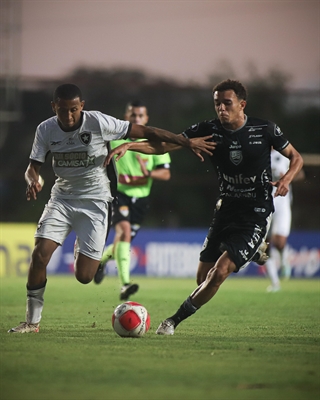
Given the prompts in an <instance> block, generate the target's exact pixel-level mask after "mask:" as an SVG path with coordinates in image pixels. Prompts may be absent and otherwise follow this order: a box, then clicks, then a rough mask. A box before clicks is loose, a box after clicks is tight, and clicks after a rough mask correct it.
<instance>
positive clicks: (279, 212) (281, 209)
mask: <svg viewBox="0 0 320 400" xmlns="http://www.w3.org/2000/svg"><path fill="white" fill-rule="evenodd" d="M289 164H290V161H289V159H288V158H287V157H284V156H283V155H282V154H280V153H279V152H277V151H276V150H272V151H271V170H272V180H273V181H277V180H279V179H280V178H281V176H283V175H284V174H285V173H286V172H287V171H288V169H289ZM275 191H276V188H275V187H274V188H273V194H274V193H275ZM273 202H274V209H275V212H274V214H273V216H272V225H271V233H272V234H273V235H280V236H285V237H288V236H289V233H290V227H291V190H290V191H289V193H288V194H287V195H286V196H284V197H282V196H278V197H275V198H274V199H273Z"/></svg>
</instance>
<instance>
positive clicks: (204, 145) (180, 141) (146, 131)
mask: <svg viewBox="0 0 320 400" xmlns="http://www.w3.org/2000/svg"><path fill="white" fill-rule="evenodd" d="M129 137H131V138H135V139H148V140H149V141H151V142H166V143H173V144H175V145H179V146H182V147H187V148H189V149H191V150H192V151H193V152H194V153H195V154H196V155H197V156H198V157H199V158H200V159H201V161H203V157H202V155H201V152H204V153H207V154H209V155H210V156H212V150H213V146H212V143H213V142H209V141H207V140H206V139H205V138H204V137H202V138H201V137H200V138H196V139H197V140H190V139H187V138H186V137H184V136H183V135H182V134H179V135H177V134H175V133H172V132H169V131H165V130H164V129H159V128H154V127H149V126H144V125H137V124H132V126H131V130H130V133H129ZM208 138H210V139H211V136H209V137H207V139H208ZM170 151H171V150H170Z"/></svg>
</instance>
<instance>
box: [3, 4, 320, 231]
mask: <svg viewBox="0 0 320 400" xmlns="http://www.w3.org/2000/svg"><path fill="white" fill-rule="evenodd" d="M0 7H1V9H0V14H1V76H0V78H1V79H0V89H1V110H0V122H1V130H0V134H1V139H0V151H1V160H0V163H1V174H0V191H1V198H0V200H1V221H2V222H37V220H38V218H39V217H40V215H41V212H42V209H43V206H44V204H45V203H46V201H47V200H48V198H49V195H50V189H51V186H52V184H53V182H54V176H53V173H52V170H51V165H50V156H49V159H48V162H47V163H46V164H45V165H44V166H43V168H42V175H43V177H44V179H45V182H46V184H45V186H44V190H43V192H42V193H41V195H40V196H39V199H38V201H37V202H27V201H26V200H25V182H24V171H25V169H26V167H27V164H28V157H29V154H30V150H31V145H32V141H33V138H34V133H35V129H36V127H37V125H38V124H39V123H40V122H41V121H42V120H44V119H46V118H49V117H51V116H52V110H51V106H50V101H51V98H52V93H53V90H54V89H55V87H56V86H57V85H59V84H61V83H66V82H70V83H75V84H77V85H79V86H80V87H81V89H82V91H83V94H84V98H85V100H86V109H91V110H100V111H102V112H104V113H107V114H110V115H112V116H115V117H117V118H122V117H123V112H124V107H125V105H126V103H127V102H128V101H130V100H134V99H141V100H144V101H145V102H146V103H147V105H148V108H149V114H150V120H149V121H150V124H151V125H154V126H158V127H162V128H165V129H168V130H171V131H173V132H177V133H179V132H181V131H182V130H184V129H185V128H187V127H188V126H190V125H192V124H194V123H196V122H199V121H201V120H204V119H211V118H213V117H214V110H213V104H212V98H211V88H212V86H213V85H214V84H216V83H217V82H219V81H220V80H222V79H225V78H229V77H230V78H235V79H239V80H241V81H243V83H245V84H246V86H247V88H248V91H249V102H248V106H247V109H246V112H247V114H249V115H250V114H251V115H254V116H257V117H261V118H266V119H271V120H273V121H274V122H276V123H277V124H278V125H279V126H280V127H281V128H282V130H283V132H284V133H285V135H286V136H287V137H288V138H289V140H290V141H291V142H292V143H293V145H294V146H295V147H296V148H297V149H298V150H299V151H300V152H301V153H302V154H303V157H304V160H305V172H306V178H305V180H304V181H303V182H299V183H295V184H294V187H293V193H294V202H293V229H299V230H319V229H320V212H319V211H320V201H319V187H320V185H319V183H320V182H319V172H320V157H319V154H320V122H319V108H320V91H319V82H320V80H319V71H320V51H319V32H320V22H319V15H320V14H319V2H318V1H302V0H301V1H286V2H274V1H259V0H255V1H250V2H248V1H241V0H240V1H228V2H220V1H153V0H149V1H148V2H145V1H135V0H127V1H121V2H109V1H77V0H73V1H70V0H65V1H63V2H60V1H43V2H39V1H28V0H22V1H5V0H3V1H1V6H0ZM217 194H218V186H217V180H216V177H215V174H214V172H213V171H212V168H211V165H210V163H209V162H207V161H206V162H204V163H201V162H199V160H198V159H197V158H196V157H194V156H192V155H190V154H188V152H187V151H186V150H181V151H178V152H176V153H173V154H172V178H171V180H170V181H169V182H165V183H161V182H156V183H155V184H154V187H153V193H152V196H151V202H152V203H151V209H150V212H149V215H148V217H147V219H146V221H145V226H146V227H148V226H150V227H207V226H208V223H209V221H210V220H211V217H212V208H213V204H214V199H215V197H216V196H217Z"/></svg>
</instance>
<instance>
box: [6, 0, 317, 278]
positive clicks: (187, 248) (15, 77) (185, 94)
mask: <svg viewBox="0 0 320 400" xmlns="http://www.w3.org/2000/svg"><path fill="white" fill-rule="evenodd" d="M22 3H23V4H24V7H26V4H28V2H24V1H23V2H20V1H16V2H10V1H3V2H1V26H2V28H1V29H2V30H1V33H2V38H3V40H2V42H1V54H2V57H1V75H0V93H1V99H2V100H3V101H1V110H0V122H1V129H0V134H1V139H0V151H1V159H0V167H1V174H0V201H1V225H0V252H1V253H0V254H1V259H0V261H1V264H0V266H1V269H0V274H1V276H4V275H11V274H13V275H15V274H17V275H25V274H26V272H27V268H28V261H29V259H30V254H31V251H32V247H33V233H34V230H35V226H36V223H37V221H38V219H39V217H40V215H41V212H42V209H43V207H44V205H45V203H46V201H47V200H48V198H49V195H50V189H51V186H52V184H53V182H54V176H53V173H52V170H51V165H50V157H49V159H48V160H47V163H46V164H45V165H44V166H43V168H42V175H43V177H44V179H45V186H44V189H43V191H42V193H41V194H40V195H39V198H38V200H37V201H36V202H27V201H26V200H25V182H24V171H25V169H26V166H27V164H28V156H29V153H30V149H31V145H32V141H33V137H34V132H35V128H36V126H37V124H38V123H39V122H41V121H42V120H44V119H46V118H48V117H50V116H51V115H52V111H51V107H50V101H51V97H52V92H53V90H54V88H55V87H56V86H57V85H58V84H60V83H61V82H73V83H75V84H78V85H79V86H80V87H81V89H82V90H83V94H84V98H85V100H86V108H87V109H97V110H100V111H102V112H105V113H107V114H110V115H113V116H115V117H118V118H122V116H123V110H124V106H125V104H126V103H127V102H128V101H129V100H132V99H142V100H144V101H145V102H146V103H147V104H148V108H149V114H150V123H151V124H152V125H154V126H159V127H163V128H166V129H169V130H171V131H173V132H180V131H181V130H183V129H184V128H186V127H188V126H190V125H191V124H193V123H195V122H198V121H201V120H204V119H209V118H212V116H213V108H212V99H211V91H210V89H211V87H212V85H213V84H215V83H216V82H217V81H219V80H221V79H224V78H225V77H226V76H237V65H235V64H234V63H232V62H228V61H223V62H222V63H221V66H220V69H219V68H215V69H214V71H212V73H209V74H208V76H207V77H206V79H205V83H203V82H202V83H201V84H199V83H198V82H190V81H185V82H184V81H181V79H180V80H179V81H178V76H176V79H175V78H168V77H167V75H168V74H167V71H166V76H164V75H161V74H158V75H155V74H151V73H147V72H145V71H144V70H142V69H140V68H135V67H128V66H127V65H126V64H124V65H122V66H121V67H119V68H110V67H103V66H102V67H101V66H100V67H99V68H97V67H94V66H82V65H80V66H78V67H75V68H74V69H73V70H72V71H71V72H68V73H66V74H63V75H59V76H53V77H46V78H43V77H36V76H23V75H21V56H22V54H23V52H24V51H25V50H24V49H23V48H22V44H23V40H22V39H23V30H22V28H23V27H22V26H21V12H22V9H21V4H22ZM307 3H308V7H309V6H310V3H309V2H307ZM79 12H80V11H79ZM301 15H302V14H301ZM301 51H302V49H301ZM257 61H258V58H257ZM254 62H255V60H253V62H251V64H250V63H249V64H248V65H249V67H248V71H249V74H248V75H249V77H248V78H246V79H242V80H243V81H244V83H245V84H246V85H247V87H248V90H249V103H248V106H247V110H246V111H247V113H248V114H251V115H255V116H260V117H263V118H268V119H271V120H273V121H275V122H277V123H278V124H279V126H280V127H281V128H282V130H283V131H284V133H285V135H286V136H287V137H288V138H289V140H290V141H291V142H292V143H293V144H294V146H295V147H296V148H297V149H298V150H299V151H300V152H301V153H302V154H303V157H304V161H305V167H304V168H305V173H306V177H305V179H304V181H302V182H297V183H294V184H293V222H292V234H291V236H290V238H289V244H290V247H291V259H292V263H293V267H294V273H293V274H294V276H299V277H300V276H306V277H311V276H319V269H320V266H319V258H320V257H319V247H320V201H319V197H320V196H319V190H320V189H319V188H320V179H319V173H320V160H319V158H320V157H319V154H320V135H319V132H320V123H319V109H320V96H319V87H317V86H315V87H314V88H312V87H306V88H302V87H300V88H297V85H295V82H294V81H292V79H291V76H290V71H287V70H286V69H285V68H282V67H281V66H279V67H277V68H274V67H270V69H269V70H268V71H267V72H263V73H261V72H259V69H258V68H257V66H256V65H255V64H254ZM217 194H218V186H217V181H216V178H215V175H214V172H213V171H212V167H211V165H210V163H209V162H207V161H205V162H204V163H200V162H199V161H198V159H196V157H193V156H191V155H190V154H188V153H187V151H186V150H181V151H179V152H176V153H173V154H172V178H171V180H170V181H168V182H165V183H163V182H156V183H155V184H154V187H153V190H152V195H151V208H150V212H149V214H148V216H147V218H146V221H145V224H144V229H143V230H142V231H141V232H140V233H139V235H138V237H137V238H136V240H135V242H134V243H133V245H134V249H133V252H134V257H133V261H132V272H133V273H143V274H145V273H147V274H149V273H150V274H151V275H157V274H158V275H160V276H162V275H166V274H168V275H175V274H176V275H177V276H180V275H185V276H192V274H194V269H195V268H196V264H197V253H198V251H199V248H200V246H201V243H202V241H203V238H204V236H205V234H206V229H207V227H208V225H209V222H210V220H211V217H212V211H213V204H214V202H215V198H216V196H217ZM112 235H113V234H112V232H111V234H110V236H109V240H111V239H112ZM72 242H73V237H72V235H71V236H70V238H69V239H68V240H67V241H66V243H65V245H64V246H63V248H62V249H60V252H57V254H56V256H55V259H54V260H52V262H51V264H50V268H49V272H50V273H69V272H71V270H72V268H71V264H72ZM151 254H153V255H154V254H156V255H157V258H159V259H161V260H163V265H162V267H160V266H158V267H156V266H154V265H153V264H152V267H151V266H150V265H151V264H150V263H151V258H150V257H151V256H150V255H151ZM165 264H168V265H169V266H171V265H173V264H175V265H176V266H175V267H174V268H171V267H169V266H167V267H166V266H165ZM191 264H192V266H191ZM178 266H179V267H178ZM157 268H158V269H157ZM151 271H152V272H151ZM109 273H110V274H113V273H114V270H113V268H112V266H111V267H110V271H109ZM246 273H247V274H253V275H256V274H258V275H259V274H260V275H262V274H263V271H262V270H261V268H257V267H255V268H254V267H252V268H250V269H248V270H247V272H246Z"/></svg>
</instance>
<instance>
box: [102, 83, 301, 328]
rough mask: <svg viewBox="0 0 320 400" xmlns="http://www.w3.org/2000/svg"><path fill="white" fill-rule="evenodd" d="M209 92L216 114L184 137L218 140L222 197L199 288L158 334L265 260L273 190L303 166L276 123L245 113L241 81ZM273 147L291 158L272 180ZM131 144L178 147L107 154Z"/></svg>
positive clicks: (279, 190) (281, 190) (279, 191)
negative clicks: (231, 277) (231, 279)
mask: <svg viewBox="0 0 320 400" xmlns="http://www.w3.org/2000/svg"><path fill="white" fill-rule="evenodd" d="M212 94H213V101H214V107H215V111H216V114H217V116H218V118H217V119H213V120H210V121H204V122H201V123H198V124H195V125H193V126H192V127H191V128H188V129H187V130H185V131H184V132H183V135H184V136H185V137H187V138H195V137H206V136H207V135H211V137H212V141H214V142H216V143H217V146H216V148H215V150H214V151H213V155H212V156H210V160H211V162H212V163H213V165H214V167H215V169H216V171H217V174H218V179H219V184H220V196H219V198H218V199H217V203H216V207H215V211H214V218H213V221H212V223H211V225H210V228H209V232H208V235H207V237H206V239H205V241H204V244H203V248H202V251H201V253H200V261H199V265H198V271H197V283H198V285H199V286H198V287H197V288H196V289H195V290H194V291H193V292H192V293H191V294H190V296H189V297H188V298H187V299H186V300H185V301H184V302H183V303H182V304H181V306H180V307H179V309H178V310H177V312H176V313H175V314H173V315H172V316H170V317H168V318H167V319H165V320H164V321H163V322H162V323H161V324H160V326H159V327H158V329H157V331H156V333H157V334H159V335H173V334H174V330H175V329H176V328H177V326H178V325H179V324H180V322H182V321H183V320H185V319H186V318H188V317H190V316H191V315H193V314H194V313H195V312H196V311H197V310H198V309H199V308H200V307H201V306H203V305H204V304H206V303H207V302H208V301H209V300H211V299H212V297H213V296H214V295H215V294H216V293H217V291H218V289H219V287H220V285H221V284H222V283H223V282H224V281H225V279H226V278H227V277H228V276H229V275H230V274H231V273H233V272H238V271H239V270H240V269H242V268H245V267H246V266H247V265H248V264H249V263H250V261H255V262H257V263H259V264H264V262H265V261H266V254H265V250H266V248H267V244H266V242H265V238H266V236H267V232H268V229H269V225H270V221H271V216H272V213H273V211H274V206H273V196H272V189H273V187H276V191H275V194H274V196H275V197H277V196H285V195H286V194H287V193H288V190H289V185H290V183H291V181H292V180H293V178H294V177H295V176H296V175H297V174H298V172H299V171H300V169H301V168H302V165H303V161H302V157H301V155H300V154H299V153H298V152H297V150H296V149H295V148H294V147H293V146H292V145H291V144H290V143H289V142H288V140H287V139H285V138H284V137H283V134H282V131H281V130H280V128H279V127H278V126H277V125H276V124H274V123H273V122H271V121H267V120H263V119H260V118H254V117H249V116H247V115H246V114H245V113H244V109H245V106H246V103H247V91H246V88H245V87H244V86H243V85H242V84H241V83H240V82H239V81H236V80H230V79H228V80H225V81H223V82H221V83H219V84H218V85H216V86H215V87H214V88H213V91H212ZM272 147H273V148H275V149H276V150H277V151H279V152H280V153H281V154H283V155H284V156H285V157H287V158H288V159H289V160H290V165H289V169H288V171H287V172H286V173H285V174H284V175H283V176H282V177H281V178H280V179H279V180H277V181H274V182H273V181H272V177H271V164H270V152H271V148H272ZM130 148H132V149H133V150H136V151H141V152H143V151H145V152H146V153H152V152H155V153H161V152H163V151H170V150H174V149H176V148H178V147H177V146H175V145H164V146H156V145H153V144H146V143H144V144H138V143H137V144H132V145H131V144H130V145H127V146H125V145H122V148H120V149H114V150H113V152H112V154H110V156H113V155H115V154H118V158H119V157H121V156H122V155H123V153H124V152H125V151H126V150H127V149H130ZM108 161H109V159H108V158H107V160H106V163H108Z"/></svg>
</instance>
